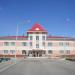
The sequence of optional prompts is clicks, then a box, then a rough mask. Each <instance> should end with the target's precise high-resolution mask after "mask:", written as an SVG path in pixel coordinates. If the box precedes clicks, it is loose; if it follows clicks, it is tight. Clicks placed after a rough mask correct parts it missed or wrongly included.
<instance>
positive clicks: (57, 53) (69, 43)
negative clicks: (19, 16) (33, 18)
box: [0, 23, 75, 58]
mask: <svg viewBox="0 0 75 75" xmlns="http://www.w3.org/2000/svg"><path fill="white" fill-rule="evenodd" d="M15 56H16V57H49V58H60V57H65V56H75V38H71V37H62V36H48V32H47V31H46V30H45V29H44V28H43V27H42V26H41V25H40V24H39V23H35V24H34V25H33V26H32V28H31V29H29V30H28V31H27V36H1V37H0V57H15Z"/></svg>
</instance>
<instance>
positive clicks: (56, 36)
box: [47, 36, 67, 38]
mask: <svg viewBox="0 0 75 75" xmlns="http://www.w3.org/2000/svg"><path fill="white" fill-rule="evenodd" d="M47 38H67V37H63V36H48V37H47Z"/></svg>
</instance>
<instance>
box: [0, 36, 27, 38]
mask: <svg viewBox="0 0 75 75" xmlns="http://www.w3.org/2000/svg"><path fill="white" fill-rule="evenodd" d="M17 37H18V38H27V36H17ZM0 38H16V36H1V37H0Z"/></svg>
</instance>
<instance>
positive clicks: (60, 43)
mask: <svg viewBox="0 0 75 75" xmlns="http://www.w3.org/2000/svg"><path fill="white" fill-rule="evenodd" d="M59 46H69V42H59Z"/></svg>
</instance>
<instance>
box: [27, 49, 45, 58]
mask: <svg viewBox="0 0 75 75" xmlns="http://www.w3.org/2000/svg"><path fill="white" fill-rule="evenodd" d="M43 55H45V51H43V50H30V51H29V53H28V56H30V57H42V56H43Z"/></svg>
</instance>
